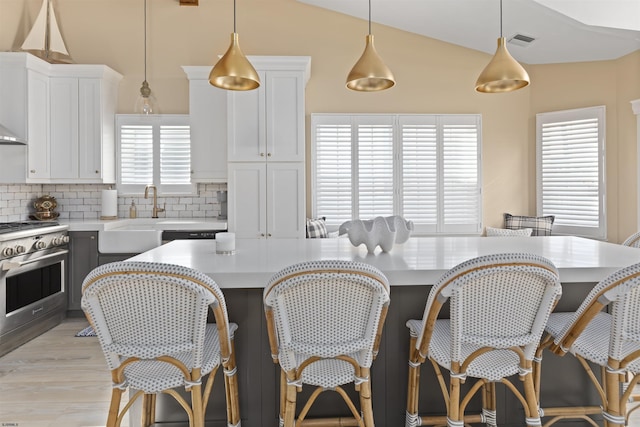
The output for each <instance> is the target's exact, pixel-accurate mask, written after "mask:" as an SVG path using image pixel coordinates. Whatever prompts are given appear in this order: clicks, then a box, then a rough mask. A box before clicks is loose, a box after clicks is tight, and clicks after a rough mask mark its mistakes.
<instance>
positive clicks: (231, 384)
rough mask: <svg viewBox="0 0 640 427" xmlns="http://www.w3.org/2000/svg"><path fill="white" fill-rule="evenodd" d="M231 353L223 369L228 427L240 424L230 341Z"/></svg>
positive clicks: (233, 349) (233, 352)
mask: <svg viewBox="0 0 640 427" xmlns="http://www.w3.org/2000/svg"><path fill="white" fill-rule="evenodd" d="M231 346H232V353H231V357H230V358H229V361H228V362H227V364H226V366H225V367H224V385H225V390H226V394H227V421H228V423H229V425H230V426H237V425H239V423H240V399H239V397H238V375H237V370H236V356H235V354H236V353H235V348H234V342H233V341H231Z"/></svg>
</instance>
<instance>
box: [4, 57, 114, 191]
mask: <svg viewBox="0 0 640 427" xmlns="http://www.w3.org/2000/svg"><path fill="white" fill-rule="evenodd" d="M0 75H1V76H2V78H0V123H3V124H4V126H6V127H8V128H9V129H10V130H11V131H13V132H14V133H15V134H16V135H17V136H19V137H23V138H25V139H26V140H27V146H26V147H19V148H18V147H6V148H4V147H2V148H0V154H2V157H3V158H5V159H7V160H8V161H7V163H8V162H9V160H10V161H11V166H10V167H9V168H7V169H5V168H4V167H3V168H2V169H3V171H2V173H0V180H1V181H2V182H8V183H24V182H27V183H114V182H115V124H114V122H115V112H116V107H117V96H118V84H119V82H120V80H121V79H122V75H120V74H119V73H117V72H115V71H114V70H112V69H111V68H109V67H107V66H105V65H81V64H49V63H47V62H45V61H43V60H41V59H39V58H37V57H35V56H33V55H31V54H29V53H24V52H2V53H0ZM7 100H11V101H10V102H7ZM16 165H17V166H16ZM7 170H10V171H11V172H7Z"/></svg>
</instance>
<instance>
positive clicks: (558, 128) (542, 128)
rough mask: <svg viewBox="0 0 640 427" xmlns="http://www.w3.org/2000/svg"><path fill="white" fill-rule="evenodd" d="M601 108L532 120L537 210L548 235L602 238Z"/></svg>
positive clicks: (539, 115)
mask: <svg viewBox="0 0 640 427" xmlns="http://www.w3.org/2000/svg"><path fill="white" fill-rule="evenodd" d="M604 117H605V107H604V106H603V107H593V108H583V109H577V110H568V111H558V112H552V113H542V114H538V115H537V139H538V158H539V166H538V167H539V171H538V210H539V212H540V213H541V214H542V215H554V216H555V221H554V226H553V230H554V234H574V235H581V236H586V237H595V238H604V237H606V229H605V221H604V178H603V177H604V171H603V169H604Z"/></svg>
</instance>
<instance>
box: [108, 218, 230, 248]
mask: <svg viewBox="0 0 640 427" xmlns="http://www.w3.org/2000/svg"><path fill="white" fill-rule="evenodd" d="M221 227H222V229H225V228H226V223H212V222H211V221H205V220H198V219H193V220H190V219H189V220H187V219H164V218H162V219H155V218H139V219H131V220H121V221H117V222H114V223H112V224H109V225H108V226H106V227H105V229H104V230H100V231H99V232H98V250H99V251H100V253H106V254H109V253H111V254H113V253H118V254H137V253H141V252H145V251H148V250H149V249H153V248H155V247H158V246H160V245H161V244H162V232H163V231H164V230H172V231H192V230H212V229H220V228H221Z"/></svg>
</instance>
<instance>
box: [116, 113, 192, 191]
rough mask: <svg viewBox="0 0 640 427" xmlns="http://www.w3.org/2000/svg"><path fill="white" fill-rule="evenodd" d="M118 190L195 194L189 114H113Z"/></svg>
mask: <svg viewBox="0 0 640 427" xmlns="http://www.w3.org/2000/svg"><path fill="white" fill-rule="evenodd" d="M116 127H117V141H118V143H117V154H118V189H119V190H120V191H121V192H122V193H125V194H136V193H142V192H143V191H144V187H145V186H146V185H148V184H155V185H156V187H157V188H158V192H159V193H164V194H194V193H195V185H194V184H191V137H190V126H189V116H188V115H171V114H165V115H149V116H144V115H129V114H118V115H116Z"/></svg>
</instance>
